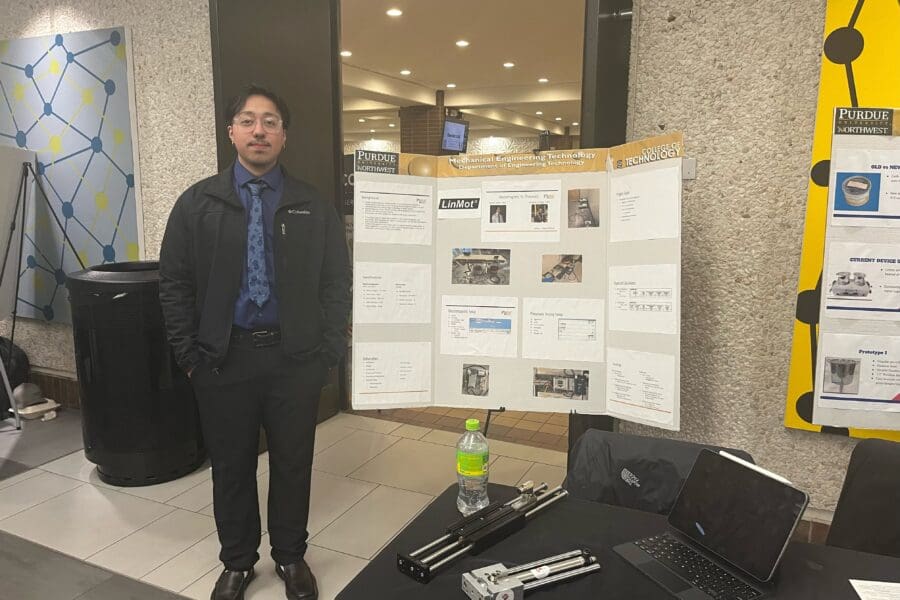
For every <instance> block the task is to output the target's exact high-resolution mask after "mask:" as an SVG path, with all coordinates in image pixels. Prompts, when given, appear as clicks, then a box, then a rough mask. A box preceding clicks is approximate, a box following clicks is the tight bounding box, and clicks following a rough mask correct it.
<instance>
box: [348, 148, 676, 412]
mask: <svg viewBox="0 0 900 600" xmlns="http://www.w3.org/2000/svg"><path fill="white" fill-rule="evenodd" d="M377 154H380V156H379V155H376V154H370V155H367V156H363V155H361V154H360V153H358V154H357V157H356V165H357V167H356V172H355V174H354V184H355V185H354V241H353V248H354V253H353V270H354V282H353V361H352V363H353V375H352V389H353V391H352V398H353V407H354V408H356V409H366V408H399V407H410V406H433V405H439V406H453V407H469V408H488V409H491V408H493V409H497V408H500V407H506V408H509V409H515V410H527V411H557V412H569V411H576V412H579V413H588V414H607V415H613V416H617V417H620V418H623V419H628V420H631V421H637V422H642V423H648V424H651V425H655V426H658V427H664V428H667V429H678V428H679V350H680V306H679V304H680V278H681V277H680V275H681V185H682V181H681V162H682V157H683V155H684V142H683V137H682V135H681V134H680V133H675V134H670V135H668V136H661V137H658V138H653V139H649V140H644V141H641V142H635V143H631V144H627V145H624V146H621V147H616V148H611V149H596V148H594V149H582V150H561V151H551V152H541V153H530V154H496V155H494V154H491V155H478V156H465V155H463V156H454V157H429V156H417V155H408V154H400V155H391V154H388V153H377ZM378 160H382V161H383V162H384V163H385V164H384V168H381V167H378V166H377V165H373V161H375V162H377V161H378ZM365 171H368V172H365ZM373 171H375V172H373ZM385 171H387V173H385Z"/></svg>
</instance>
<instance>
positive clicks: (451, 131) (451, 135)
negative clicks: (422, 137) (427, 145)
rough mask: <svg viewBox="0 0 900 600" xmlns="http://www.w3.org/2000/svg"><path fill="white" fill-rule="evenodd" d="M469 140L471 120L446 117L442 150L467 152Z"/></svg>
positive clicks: (442, 136)
mask: <svg viewBox="0 0 900 600" xmlns="http://www.w3.org/2000/svg"><path fill="white" fill-rule="evenodd" d="M468 142H469V122H468V121H464V120H462V119H454V118H451V117H444V131H443V134H442V135H441V151H443V152H465V151H466V145H467V144H468Z"/></svg>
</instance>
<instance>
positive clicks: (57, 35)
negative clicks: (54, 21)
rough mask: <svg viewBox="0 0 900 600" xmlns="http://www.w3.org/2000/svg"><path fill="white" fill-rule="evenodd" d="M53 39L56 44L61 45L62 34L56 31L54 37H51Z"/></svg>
mask: <svg viewBox="0 0 900 600" xmlns="http://www.w3.org/2000/svg"><path fill="white" fill-rule="evenodd" d="M53 41H54V42H56V45H57V46H62V43H63V36H61V35H60V34H58V33H57V34H56V37H55V38H54V39H53Z"/></svg>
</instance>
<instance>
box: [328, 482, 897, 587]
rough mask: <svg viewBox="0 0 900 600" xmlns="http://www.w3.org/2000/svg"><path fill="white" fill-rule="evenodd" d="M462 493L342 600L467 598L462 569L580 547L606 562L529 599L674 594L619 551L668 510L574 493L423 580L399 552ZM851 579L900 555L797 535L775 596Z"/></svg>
mask: <svg viewBox="0 0 900 600" xmlns="http://www.w3.org/2000/svg"><path fill="white" fill-rule="evenodd" d="M489 490H490V491H489V493H490V498H491V500H506V499H509V498H512V497H513V496H514V495H515V489H514V488H511V487H507V486H499V485H493V484H491V485H490V488H489ZM456 493H457V492H456V486H452V487H450V488H448V489H447V490H446V491H445V492H444V493H442V494H441V495H440V496H438V497H437V498H436V499H435V501H434V502H433V503H432V504H431V505H430V506H429V507H428V508H426V509H425V510H424V511H423V512H422V513H421V514H420V515H419V516H418V517H416V519H415V520H413V521H412V522H411V523H410V524H409V525H408V526H407V527H406V529H404V530H403V531H402V532H400V534H399V535H397V537H396V538H395V539H394V540H393V541H392V542H391V543H390V544H388V545H387V546H386V547H385V548H384V549H383V550H382V551H381V552H380V553H379V554H378V555H377V556H376V557H375V558H374V559H372V562H371V563H369V565H368V566H367V567H366V568H365V569H363V570H362V571H361V572H360V573H359V574H358V575H357V576H356V578H355V579H353V581H351V582H350V583H349V585H347V587H346V588H344V591H342V592H341V593H340V594H338V600H371V599H373V598H378V599H382V598H385V599H387V598H390V599H391V600H393V599H397V600H406V599H408V600H421V599H425V598H427V599H428V600H441V599H443V598H446V599H448V600H460V599H461V598H465V597H466V596H465V594H464V593H463V592H462V590H461V589H460V582H461V574H462V573H464V572H466V571H471V570H472V569H477V568H479V567H483V566H487V565H490V564H493V563H497V562H502V563H504V564H506V565H507V566H513V565H516V564H523V563H526V562H531V561H534V560H538V559H541V558H545V557H547V556H552V555H554V554H560V553H562V552H566V551H569V550H574V549H577V548H586V549H588V550H590V551H592V552H593V554H594V555H595V556H596V557H597V559H598V561H599V563H600V564H601V565H602V567H603V568H602V569H601V570H600V571H599V572H597V573H592V574H590V575H586V576H584V577H582V578H581V579H577V580H574V581H572V582H567V583H562V584H559V585H557V586H556V587H551V588H549V589H546V590H536V591H534V592H531V593H529V594H528V599H529V600H532V599H533V600H549V599H551V598H559V599H563V598H565V599H569V600H571V599H574V598H590V599H591V600H594V599H596V600H617V599H621V600H644V599H647V600H656V599H659V600H669V599H670V598H671V597H670V596H669V595H668V594H667V593H666V592H665V591H663V590H662V588H660V587H658V586H657V585H656V584H655V583H653V582H652V581H650V580H649V579H646V578H645V577H644V575H643V574H641V573H640V572H639V571H637V570H636V569H635V568H634V567H632V566H631V565H630V564H628V563H626V562H625V561H624V560H622V559H621V558H620V557H619V556H618V555H617V554H615V553H614V552H613V551H612V548H613V546H615V545H617V544H621V543H623V542H628V541H632V540H635V539H637V538H640V537H644V536H647V535H652V534H654V533H659V532H661V531H663V530H664V529H665V518H664V517H661V516H659V515H653V514H648V513H644V512H640V511H636V510H630V509H627V508H621V507H617V506H608V505H605V504H598V503H596V502H587V501H584V500H576V499H573V498H566V499H564V500H562V501H560V502H558V503H556V504H555V505H554V506H552V507H549V508H547V509H546V510H545V511H544V512H542V513H541V514H539V515H538V516H536V517H535V518H534V519H532V520H531V521H530V522H529V523H528V524H527V525H526V527H525V529H523V530H521V531H519V532H517V533H515V534H513V535H511V536H510V537H508V538H506V539H505V540H503V541H501V542H499V543H497V544H496V545H494V546H492V547H491V548H488V549H487V550H485V551H484V552H482V553H481V554H480V555H478V556H466V557H464V558H462V559H460V560H459V561H457V562H455V563H453V564H451V565H449V566H448V567H446V568H445V569H444V570H443V571H441V572H440V574H439V575H437V576H436V577H435V578H434V579H433V580H432V581H431V582H430V583H428V584H427V585H423V584H420V583H416V582H415V581H413V580H412V579H410V578H408V577H406V576H405V575H402V574H401V573H400V572H399V571H398V570H397V566H396V560H397V552H398V551H402V552H410V551H412V550H413V549H415V548H418V547H420V546H422V545H424V544H425V543H427V542H430V541H431V540H433V539H435V538H437V537H439V536H440V535H441V534H442V532H443V528H444V527H445V526H446V525H448V524H449V523H451V522H452V521H453V520H455V519H457V518H458V517H459V513H457V512H456ZM372 518H373V519H377V518H378V515H373V516H372ZM848 579H869V580H877V581H893V582H900V559H896V558H889V557H884V556H876V555H873V554H864V553H860V552H851V551H849V550H842V549H840V548H831V547H828V546H818V545H812V544H801V543H791V544H790V546H789V547H788V550H787V552H786V553H785V556H784V559H783V561H782V564H781V567H780V570H779V574H778V576H777V577H776V585H775V597H776V598H783V599H790V600H831V599H836V600H837V599H840V600H844V599H846V600H858V597H857V596H856V593H855V592H854V591H853V588H852V587H851V586H850V583H849V582H848Z"/></svg>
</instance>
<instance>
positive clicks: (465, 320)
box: [441, 296, 519, 358]
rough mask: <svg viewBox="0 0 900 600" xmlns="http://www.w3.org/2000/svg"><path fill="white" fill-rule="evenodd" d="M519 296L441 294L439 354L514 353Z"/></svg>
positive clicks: (504, 354) (500, 354)
mask: <svg viewBox="0 0 900 600" xmlns="http://www.w3.org/2000/svg"><path fill="white" fill-rule="evenodd" d="M518 314H519V299H518V298H515V297H497V296H443V297H442V298H441V354H462V355H471V356H504V357H509V358H515V357H516V356H517V355H518V331H519V324H518Z"/></svg>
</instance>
